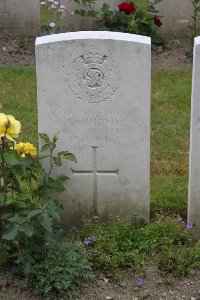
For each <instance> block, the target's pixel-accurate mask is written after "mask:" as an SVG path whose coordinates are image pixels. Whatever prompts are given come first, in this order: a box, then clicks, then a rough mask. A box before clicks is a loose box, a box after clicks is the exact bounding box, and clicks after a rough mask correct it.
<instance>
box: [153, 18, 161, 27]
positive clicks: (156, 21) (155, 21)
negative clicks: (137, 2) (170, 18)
mask: <svg viewBox="0 0 200 300" xmlns="http://www.w3.org/2000/svg"><path fill="white" fill-rule="evenodd" d="M154 23H155V24H156V25H157V26H158V27H161V26H162V24H163V23H162V22H161V20H160V19H159V18H158V17H156V16H155V17H154Z"/></svg>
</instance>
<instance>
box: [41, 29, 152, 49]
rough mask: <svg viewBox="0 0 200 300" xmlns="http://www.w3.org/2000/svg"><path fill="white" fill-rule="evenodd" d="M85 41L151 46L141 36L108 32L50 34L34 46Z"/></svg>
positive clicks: (148, 39) (147, 38) (148, 40)
mask: <svg viewBox="0 0 200 300" xmlns="http://www.w3.org/2000/svg"><path fill="white" fill-rule="evenodd" d="M87 39H94V40H95V39H98V40H101V39H102V40H107V39H108V40H116V41H127V42H135V43H142V44H149V45H150V44H151V39H150V38H149V37H146V36H143V35H136V34H130V33H121V32H110V31H77V32H66V33H59V34H52V35H46V36H41V37H38V38H37V39H36V43H35V45H36V46H39V45H42V44H48V43H54V42H62V41H69V40H87Z"/></svg>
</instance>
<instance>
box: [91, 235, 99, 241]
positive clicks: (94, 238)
mask: <svg viewBox="0 0 200 300" xmlns="http://www.w3.org/2000/svg"><path fill="white" fill-rule="evenodd" d="M90 240H91V241H92V242H94V243H96V241H97V240H98V239H97V237H96V236H92V237H91V238H90Z"/></svg>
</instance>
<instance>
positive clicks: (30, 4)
mask: <svg viewBox="0 0 200 300" xmlns="http://www.w3.org/2000/svg"><path fill="white" fill-rule="evenodd" d="M39 30H40V1H39V0H0V33H4V34H10V33H17V34H26V35H33V36H35V35H37V33H38V32H39Z"/></svg>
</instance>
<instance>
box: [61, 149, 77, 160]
mask: <svg viewBox="0 0 200 300" xmlns="http://www.w3.org/2000/svg"><path fill="white" fill-rule="evenodd" d="M58 156H62V157H63V158H65V159H68V160H71V161H74V162H77V159H76V157H75V155H74V154H72V153H70V152H68V151H61V152H59V153H58Z"/></svg>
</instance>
